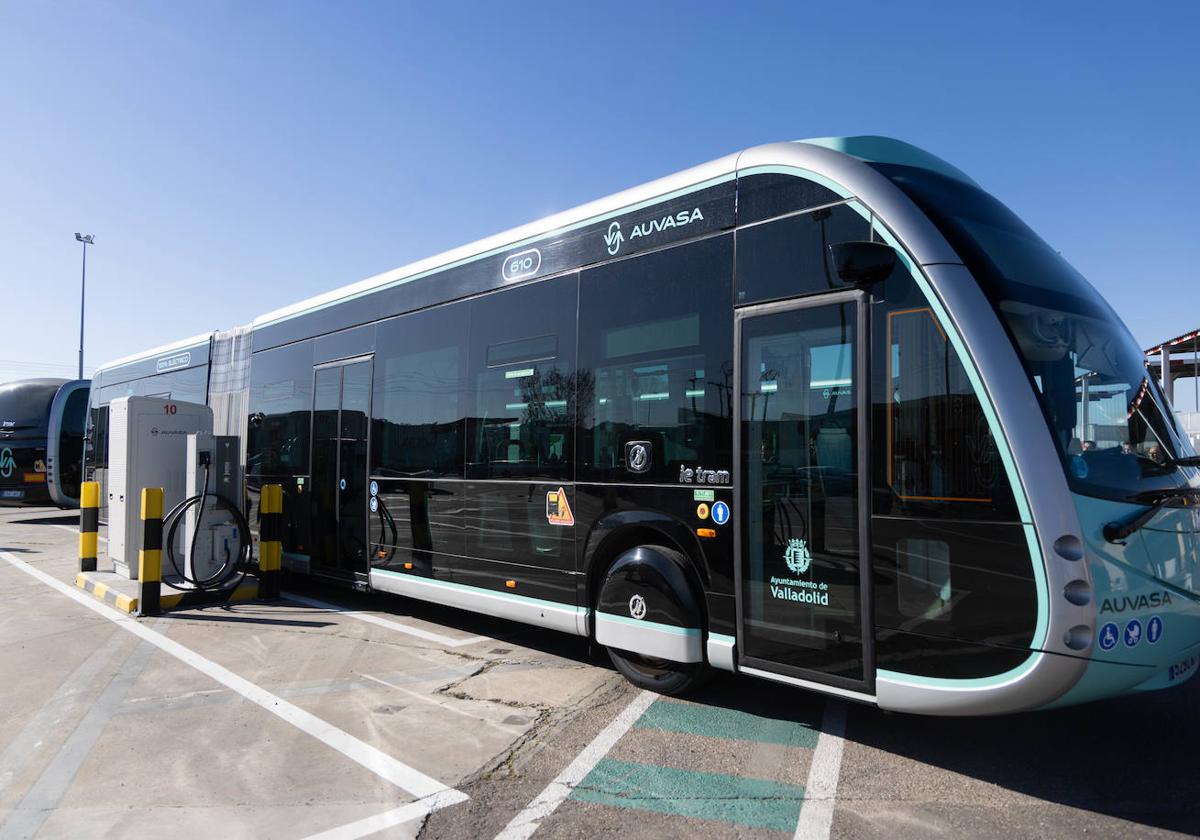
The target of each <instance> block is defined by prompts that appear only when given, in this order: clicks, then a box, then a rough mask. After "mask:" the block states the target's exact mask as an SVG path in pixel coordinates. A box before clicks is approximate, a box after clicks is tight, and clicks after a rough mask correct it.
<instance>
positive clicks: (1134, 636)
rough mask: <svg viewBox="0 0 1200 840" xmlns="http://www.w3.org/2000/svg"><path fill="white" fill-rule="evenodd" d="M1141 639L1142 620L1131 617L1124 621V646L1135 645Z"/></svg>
mask: <svg viewBox="0 0 1200 840" xmlns="http://www.w3.org/2000/svg"><path fill="white" fill-rule="evenodd" d="M1141 640H1142V622H1140V621H1138V620H1137V619H1136V618H1131V619H1129V621H1127V622H1126V623H1125V647H1130V648H1131V647H1137V646H1138V643H1139V642H1141Z"/></svg>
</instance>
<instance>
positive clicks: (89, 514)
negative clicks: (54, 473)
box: [79, 481, 100, 572]
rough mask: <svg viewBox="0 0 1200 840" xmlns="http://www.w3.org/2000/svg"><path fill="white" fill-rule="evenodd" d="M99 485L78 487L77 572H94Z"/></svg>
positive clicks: (97, 537)
mask: <svg viewBox="0 0 1200 840" xmlns="http://www.w3.org/2000/svg"><path fill="white" fill-rule="evenodd" d="M99 531H100V484H99V483H98V482H95V481H85V482H83V484H81V485H80V487H79V571H81V572H94V571H96V543H97V541H98V540H99V537H100V534H99Z"/></svg>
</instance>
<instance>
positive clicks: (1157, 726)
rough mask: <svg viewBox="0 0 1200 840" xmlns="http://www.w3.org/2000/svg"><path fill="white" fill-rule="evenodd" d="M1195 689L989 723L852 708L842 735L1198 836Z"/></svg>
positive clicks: (1198, 690)
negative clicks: (845, 734) (845, 730)
mask: <svg viewBox="0 0 1200 840" xmlns="http://www.w3.org/2000/svg"><path fill="white" fill-rule="evenodd" d="M1198 704H1200V682H1197V681H1195V680H1193V681H1192V682H1191V683H1189V684H1185V685H1183V686H1180V687H1178V688H1175V689H1168V690H1166V691H1161V692H1154V693H1148V694H1141V695H1133V696H1130V697H1122V698H1118V699H1115V700H1108V701H1102V702H1098V703H1091V704H1087V705H1082V706H1076V707H1073V708H1068V709H1059V710H1054V711H1047V712H1029V713H1025V714H1020V715H1012V716H1007V717H992V718H935V717H919V716H915V715H901V714H891V715H887V714H884V713H882V712H880V711H878V710H877V709H872V708H868V707H865V706H858V707H852V710H851V715H850V718H849V723H848V727H847V738H848V740H850V741H854V742H857V743H860V744H864V745H867V746H870V747H874V748H875V749H878V750H883V751H886V752H890V753H893V754H895V755H897V756H902V757H904V758H907V759H910V760H912V761H917V762H921V763H924V764H929V765H932V766H935V767H940V768H943V769H945V770H948V771H951V772H954V773H960V774H963V775H965V776H970V777H973V778H976V779H979V780H982V781H986V782H990V783H991V784H995V785H999V786H1001V787H1004V788H1007V789H1009V790H1012V791H1015V792H1018V793H1021V794H1024V795H1026V796H1032V797H1036V798H1038V799H1042V800H1045V801H1047V802H1053V803H1058V804H1060V805H1065V806H1068V807H1071V808H1078V809H1083V810H1087V811H1092V812H1095V813H1097V814H1104V815H1108V816H1112V817H1117V818H1120V819H1124V820H1129V821H1131V822H1135V823H1140V824H1142V825H1146V826H1153V827H1156V828H1163V829H1170V830H1175V831H1184V832H1187V833H1189V834H1193V833H1196V832H1198V831H1200V764H1197V762H1196V761H1195V746H1196V745H1197V744H1200V719H1198V715H1197V713H1196V710H1197V706H1198Z"/></svg>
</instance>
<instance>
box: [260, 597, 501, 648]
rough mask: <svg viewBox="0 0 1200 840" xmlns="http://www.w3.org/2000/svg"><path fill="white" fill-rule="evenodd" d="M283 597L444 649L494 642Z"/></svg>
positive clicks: (296, 598)
mask: <svg viewBox="0 0 1200 840" xmlns="http://www.w3.org/2000/svg"><path fill="white" fill-rule="evenodd" d="M282 594H283V597H284V598H286V599H287V600H289V601H295V602H296V603H298V604H304V605H305V606H309V607H314V608H316V609H318V610H328V611H329V612H335V613H340V614H342V615H344V616H346V617H348V618H355V619H358V620H359V621H365V622H366V623H367V624H375V625H378V626H379V627H386V628H387V629H389V630H395V631H396V632H397V633H407V634H408V635H409V636H415V637H416V638H418V639H424V640H425V641H427V642H436V643H437V644H439V645H444V646H445V647H463V646H464V645H473V644H477V643H478V642H494V641H496V639H493V638H492V637H490V636H471V637H470V638H467V639H453V638H451V637H449V636H443V635H442V634H441V633H434V632H432V631H430V630H422V629H421V628H420V627H413V626H412V625H410V624H403V623H401V622H399V621H395V620H393V619H390V618H383V617H382V616H378V615H375V614H373V613H369V612H362V611H361V610H348V609H346V608H345V607H340V606H338V605H337V604H331V603H329V602H328V601H318V600H317V599H316V598H308V597H305V596H304V595H296V594H294V593H292V592H284V593H282Z"/></svg>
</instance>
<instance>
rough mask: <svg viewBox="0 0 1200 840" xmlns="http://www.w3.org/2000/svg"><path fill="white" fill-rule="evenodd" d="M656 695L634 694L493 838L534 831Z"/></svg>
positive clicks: (520, 839)
mask: <svg viewBox="0 0 1200 840" xmlns="http://www.w3.org/2000/svg"><path fill="white" fill-rule="evenodd" d="M657 699H658V695H657V694H655V693H654V692H653V691H642V692H641V693H639V694H638V696H637V697H634V698H633V701H632V702H631V703H630V704H629V705H628V706H626V707H625V709H624V711H622V712H621V714H619V715H617V716H616V717H615V718H614V719H613V721H612V722H611V723H610V724H609V725H608V726H606V727H604V729H602V730H601V731H600V734H599V735H597V736H596V737H595V738H594V739H593V740H592V742H591V743H590V744H588V745H587V746H586V747H584V748H583V752H581V753H580V754H579V755H577V756H576V757H575V760H574V761H572V762H571V763H570V764H568V765H567V769H565V770H563V771H562V772H561V773H559V774H558V776H557V777H556V778H555V779H554V781H552V782H551V783H550V784H548V785H546V789H545V790H543V791H542V792H541V793H539V794H538V795H537V798H536V799H534V800H533V801H532V802H530V803H529V804H528V805H526V806H525V808H524V809H523V810H522V811H521V813H519V814H517V815H516V816H515V817H513V818H512V821H511V822H509V824H508V825H506V826H505V827H504V830H503V831H501V832H500V833H499V834H497V835H496V840H525V838H527V837H529V836H530V835H531V834H533V833H534V832H535V831H537V830H538V826H539V825H541V821H542V820H544V819H546V817H548V816H550V815H551V814H552V813H554V809H556V808H557V807H558V806H559V805H561V804H562V803H563V802H564V801H565V800H566V798H567V797H568V796H570V795H571V791H572V790H574V789H575V786H576V785H578V784H579V783H580V782H582V781H583V780H584V778H585V777H586V776H587V774H588V773H590V772H591V771H592V768H593V767H595V766H596V764H598V763H599V761H600V759H602V758H604V756H606V755H607V754H608V751H609V750H611V749H612V748H613V745H614V744H616V743H617V741H619V740H621V736H622V735H624V734H625V733H626V732H628V731H629V727H631V726H633V724H634V723H636V722H637V719H638V718H640V717H641V716H642V714H643V713H644V712H645V711H646V709H648V708H650V704H651V703H653V702H654V701H655V700H657Z"/></svg>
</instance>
